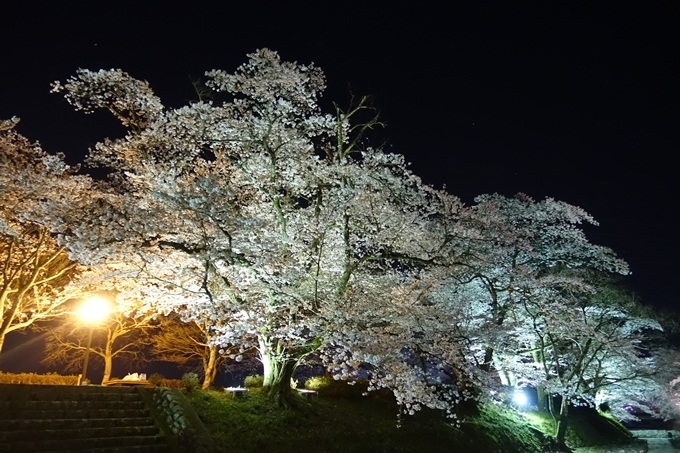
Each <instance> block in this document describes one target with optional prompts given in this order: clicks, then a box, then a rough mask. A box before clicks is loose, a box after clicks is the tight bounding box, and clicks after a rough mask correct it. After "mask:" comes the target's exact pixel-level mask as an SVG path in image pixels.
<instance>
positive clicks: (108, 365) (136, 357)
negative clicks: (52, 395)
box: [42, 311, 154, 383]
mask: <svg viewBox="0 0 680 453" xmlns="http://www.w3.org/2000/svg"><path fill="white" fill-rule="evenodd" d="M153 318H154V315H138V316H134V315H127V314H125V313H124V312H121V311H117V312H115V313H114V314H112V315H111V316H110V318H109V319H108V321H107V322H104V323H102V325H101V326H94V327H89V326H85V325H82V324H77V323H73V324H69V325H64V326H62V327H60V328H58V329H55V330H52V336H51V337H50V338H49V339H48V340H47V343H46V348H45V349H46V355H45V358H44V359H43V360H42V362H43V363H45V364H48V365H52V364H57V363H60V364H64V365H65V368H66V369H67V370H68V369H71V370H78V369H80V367H81V366H82V360H83V358H84V356H85V352H86V349H87V337H88V335H89V329H90V328H93V329H94V330H95V332H94V337H93V344H92V346H91V348H90V353H91V354H94V356H95V360H97V359H99V360H102V361H103V362H104V377H103V379H102V383H106V382H108V381H109V380H110V379H111V371H112V367H113V359H114V358H122V359H124V360H126V361H128V362H132V363H140V362H144V361H146V359H145V357H144V354H143V352H144V351H143V350H144V346H145V345H146V344H148V339H149V331H150V330H151V329H153V327H154V326H153V324H154V323H153Z"/></svg>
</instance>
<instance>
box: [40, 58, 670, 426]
mask: <svg viewBox="0 0 680 453" xmlns="http://www.w3.org/2000/svg"><path fill="white" fill-rule="evenodd" d="M206 77H207V82H206V85H207V87H209V88H210V89H211V90H212V91H213V94H212V96H211V99H213V100H200V101H197V102H192V103H190V104H188V105H186V106H183V107H181V108H176V109H172V108H166V107H164V106H163V104H162V103H161V101H160V99H158V98H157V97H156V96H155V94H154V93H153V92H152V90H151V88H150V87H149V85H148V84H147V83H146V82H142V81H139V80H135V79H133V78H132V77H130V76H129V75H128V74H126V73H125V72H123V71H121V70H110V71H105V70H100V71H97V72H93V71H89V70H83V69H81V70H79V71H78V73H77V74H76V75H75V76H74V77H72V78H70V79H68V80H67V81H66V82H63V83H60V82H56V83H55V84H54V91H57V92H63V93H64V94H65V96H66V99H67V100H68V101H69V102H70V103H71V104H72V105H74V106H75V108H76V109H79V110H84V111H85V112H86V113H87V112H90V111H92V109H95V108H103V109H108V110H109V111H111V112H112V113H113V114H114V115H115V116H116V117H117V118H118V119H120V120H121V121H122V123H123V125H124V126H126V128H127V131H128V132H127V135H126V136H125V137H124V138H119V139H105V140H103V141H102V142H100V143H98V144H97V145H96V146H95V147H94V148H93V149H91V151H90V155H89V156H88V158H87V163H88V164H90V165H92V166H99V167H102V168H104V169H105V170H106V171H108V172H109V176H110V181H109V182H108V183H107V184H104V183H103V182H97V183H96V184H95V183H94V182H92V181H89V182H88V183H87V184H89V185H88V186H87V187H88V188H87V190H88V191H89V192H88V196H87V197H85V198H81V199H78V200H77V202H76V203H71V204H66V203H62V202H55V203H52V202H50V201H45V202H44V204H45V206H47V207H49V209H45V211H44V224H45V225H46V226H48V227H49V228H50V230H51V231H52V232H53V233H54V234H55V235H56V237H57V238H58V243H59V244H60V245H62V246H66V247H67V248H68V250H69V252H70V254H71V255H70V256H71V259H73V260H75V261H78V262H80V263H83V264H84V265H88V266H92V267H93V268H96V269H98V270H99V271H100V272H104V271H106V272H108V274H109V275H110V276H112V277H113V278H114V280H111V282H110V283H109V285H110V288H109V289H113V287H114V285H115V289H116V291H117V297H118V298H119V299H120V300H123V301H125V300H128V301H133V300H134V301H136V300H139V301H143V304H144V309H147V310H151V311H155V312H159V313H164V314H168V313H170V312H175V313H177V314H179V315H180V316H181V318H182V319H183V320H184V321H186V322H195V323H197V324H198V325H201V326H205V330H206V332H207V338H210V339H211V341H212V342H213V343H212V344H215V345H219V346H221V347H228V346H231V345H236V347H237V348H238V349H239V350H240V351H245V350H247V349H249V348H251V347H256V348H257V349H258V351H259V355H260V359H261V361H262V363H263V364H264V370H265V386H264V388H265V392H268V393H269V394H270V395H271V396H272V398H275V399H277V400H278V401H280V402H281V403H282V404H286V401H287V400H288V396H289V393H290V387H289V385H288V383H289V381H290V377H291V375H292V372H293V370H294V369H295V367H296V366H297V364H298V363H299V362H300V360H303V359H304V357H305V356H306V355H307V354H309V353H311V352H313V351H319V353H320V356H321V357H322V359H323V360H324V361H325V363H326V365H327V366H328V368H329V369H330V371H331V372H332V373H334V375H335V376H337V377H338V378H341V379H350V378H352V377H353V376H355V375H356V374H357V373H358V372H359V371H361V372H362V373H368V375H369V378H370V381H371V387H370V389H375V388H380V387H388V388H390V389H391V390H392V391H393V392H394V394H395V397H396V399H397V401H398V402H399V403H400V404H401V405H402V406H403V408H404V409H405V410H406V411H407V412H410V413H413V412H415V411H417V410H419V409H420V408H421V407H423V406H427V407H432V408H438V409H443V410H446V411H448V412H449V413H450V414H451V415H452V416H455V407H456V405H457V404H458V403H459V402H460V401H461V400H462V399H465V398H477V399H486V398H490V395H491V392H489V390H493V389H495V388H497V387H498V386H499V385H500V384H499V383H498V379H497V378H498V377H499V376H501V377H503V379H505V380H506V384H507V383H512V382H510V381H513V380H514V381H516V380H517V379H524V381H526V382H529V383H531V384H532V385H535V386H539V387H541V388H543V389H545V391H546V392H548V393H550V394H554V395H559V396H562V397H563V399H564V400H565V401H567V402H571V403H581V402H583V403H586V404H594V401H595V399H596V396H597V395H596V393H597V391H596V389H595V387H593V385H594V384H593V382H594V380H597V379H598V378H602V377H603V376H606V379H608V381H607V382H608V383H610V384H612V381H611V380H612V379H613V380H614V381H616V380H617V379H618V380H619V381H620V382H625V381H628V379H626V378H625V376H626V373H628V371H630V370H629V369H628V368H627V367H628V366H629V364H630V363H632V362H631V361H635V360H637V359H638V358H639V357H638V356H637V355H636V354H638V349H636V348H637V346H636V345H638V344H639V336H640V335H642V334H643V333H644V331H645V329H652V330H654V329H658V328H659V326H658V324H655V322H654V321H652V320H651V319H648V318H647V317H644V316H638V317H635V318H633V317H631V316H632V315H631V314H630V313H628V312H627V311H626V310H625V309H624V308H622V307H616V304H614V305H613V306H609V305H606V304H605V305H606V306H605V305H602V303H600V302H596V298H593V297H594V296H593V294H596V293H597V287H596V286H597V285H594V284H593V281H592V280H591V279H590V277H588V276H589V275H594V274H597V275H608V276H611V275H626V274H627V273H628V267H627V265H626V263H625V262H623V261H622V260H621V259H619V258H617V257H616V255H615V254H614V252H612V251H611V250H609V249H607V248H605V247H601V246H597V245H594V244H592V243H591V242H590V241H589V240H588V239H587V238H586V235H585V233H584V232H583V230H582V229H581V227H580V225H581V224H582V223H584V222H585V223H590V224H593V225H596V222H595V220H594V219H593V218H592V217H591V216H590V215H589V214H587V213H586V212H585V211H583V210H582V209H580V208H578V207H575V206H572V205H569V204H567V203H564V202H561V201H557V200H554V199H551V198H546V199H545V200H542V201H534V200H532V199H531V198H529V197H527V196H524V195H521V194H520V195H518V196H516V197H513V198H508V197H504V196H501V195H497V194H496V195H483V196H480V197H478V198H477V199H476V200H475V203H474V204H472V205H471V206H466V205H464V204H463V203H462V202H461V201H460V200H459V199H458V198H456V197H455V196H453V195H451V194H448V193H446V192H445V191H443V190H435V189H434V188H432V187H429V186H427V185H426V184H423V182H422V181H421V180H420V179H419V178H418V177H417V176H416V175H414V174H413V173H412V172H411V171H410V170H409V169H408V164H407V163H406V162H405V161H404V158H403V156H400V155H397V154H389V153H386V152H385V151H383V150H381V149H374V148H370V147H366V146H364V143H363V141H362V140H363V138H364V137H365V134H366V133H368V132H370V130H371V129H372V128H374V127H377V126H379V125H380V123H379V120H378V119H377V118H374V117H371V116H370V115H369V116H368V117H366V116H365V115H366V114H367V113H370V109H368V104H367V100H366V99H365V98H363V99H358V100H355V101H354V102H353V103H352V104H351V105H350V106H349V108H347V109H346V110H345V109H342V108H340V107H336V109H335V111H333V112H330V113H324V112H322V111H321V109H320V107H319V105H318V100H319V98H320V96H321V95H322V93H323V90H324V88H325V79H324V76H323V73H322V72H321V70H320V69H318V68H316V67H315V66H314V65H301V64H297V63H289V62H283V61H281V59H280V58H279V56H278V54H276V53H275V52H273V51H270V50H267V49H263V50H258V51H256V52H255V53H253V54H251V55H249V60H248V62H247V63H245V64H244V65H242V66H241V67H239V68H238V69H237V70H236V71H235V72H234V73H228V72H225V71H221V70H214V71H210V72H208V73H206ZM218 99H219V100H218ZM83 184H85V183H83ZM94 188H96V190H95V189H94ZM105 289H106V288H105ZM631 323H632V324H631ZM633 326H637V328H634V327H633ZM577 350H580V351H581V352H582V354H581V356H579V355H578V354H576V353H575V352H576V351H577ZM614 352H616V354H614ZM237 354H238V353H237ZM624 359H626V360H624ZM645 360H646V361H649V360H653V358H652V357H645V359H644V360H643V361H642V362H644V361H645ZM642 362H640V363H642ZM624 364H625V365H624ZM598 366H599V368H597V367H598ZM565 367H571V368H572V370H573V371H572V372H571V374H565V373H564V370H565ZM593 367H596V368H597V369H594V368H593ZM605 368H606V373H605V372H604V370H605ZM609 387H612V388H613V387H616V386H615V385H610V386H609Z"/></svg>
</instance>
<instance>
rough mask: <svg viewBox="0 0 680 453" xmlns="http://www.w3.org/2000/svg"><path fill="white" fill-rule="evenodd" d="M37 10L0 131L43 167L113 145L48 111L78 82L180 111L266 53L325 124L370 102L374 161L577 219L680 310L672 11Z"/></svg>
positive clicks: (16, 43)
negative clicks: (390, 157) (133, 85)
mask: <svg viewBox="0 0 680 453" xmlns="http://www.w3.org/2000/svg"><path fill="white" fill-rule="evenodd" d="M40 3H41V2H31V1H21V2H19V1H17V2H12V4H10V5H3V6H2V8H1V11H0V13H1V14H2V17H3V19H2V26H1V28H0V43H2V48H3V57H4V58H3V59H2V63H1V65H2V67H1V69H2V71H0V118H9V117H11V116H12V115H16V116H19V117H21V118H22V121H21V123H20V125H19V127H18V130H19V132H20V133H22V134H24V135H26V136H27V137H29V138H30V139H33V140H39V141H40V142H41V143H42V144H43V146H44V147H45V148H46V150H48V151H50V152H57V151H61V152H64V153H66V155H67V156H68V157H69V159H71V160H72V161H73V162H75V161H77V160H78V159H79V158H80V157H81V156H82V155H83V154H84V153H85V152H86V150H87V148H88V146H91V145H93V144H94V143H95V142H96V141H98V140H100V139H102V138H103V137H105V136H120V135H121V134H122V133H123V130H122V127H120V126H118V125H117V124H116V121H115V120H114V119H113V118H112V117H109V116H108V114H106V113H104V112H100V113H97V114H94V115H89V116H85V115H83V114H82V113H78V112H74V111H73V110H72V108H71V107H70V106H69V105H68V104H67V103H66V102H65V101H64V100H63V98H62V97H61V96H60V95H55V94H50V93H49V84H50V82H52V81H54V80H56V79H60V80H64V79H65V78H67V77H68V76H70V75H72V74H74V72H75V70H76V69H77V68H78V67H83V68H89V69H99V68H107V69H108V68H121V69H123V70H125V71H127V72H129V73H130V74H132V75H133V76H134V77H137V78H140V79H146V80H148V81H149V82H150V84H151V86H152V87H153V88H154V89H155V91H156V93H157V94H158V95H159V96H160V97H161V98H162V99H163V100H164V102H165V104H166V105H168V106H173V107H174V106H179V105H182V104H183V103H185V101H186V100H188V99H193V92H192V87H191V83H190V80H191V78H198V77H201V76H202V74H203V72H204V71H206V70H210V69H214V68H220V69H225V70H228V71H233V70H234V69H235V68H236V67H237V66H238V65H239V64H241V63H243V62H244V61H245V60H246V57H245V54H246V53H249V52H252V51H253V50H255V49H257V48H260V47H269V48H271V49H274V50H277V51H279V53H280V54H281V56H282V58H283V59H285V60H291V61H298V62H301V63H308V62H312V61H313V62H314V63H315V64H317V65H318V66H319V67H321V68H322V69H323V70H324V71H325V73H326V75H327V79H328V86H329V89H328V90H327V92H326V95H325V98H324V99H325V102H326V105H328V106H330V102H331V101H338V102H339V103H340V104H341V105H342V104H344V103H346V102H347V101H348V99H349V90H351V91H352V92H353V93H355V94H358V95H359V94H371V95H373V96H374V99H375V105H376V106H377V107H378V108H379V109H380V111H381V115H382V117H383V119H384V120H385V121H386V122H387V123H388V128H387V129H386V130H384V131H382V132H380V133H379V134H377V135H376V137H375V142H376V144H379V143H381V141H382V140H387V143H388V146H389V147H390V150H392V151H394V152H398V153H402V154H405V155H406V156H407V159H408V160H409V161H411V162H412V164H413V165H412V168H413V170H414V171H415V172H416V173H417V174H419V175H420V176H422V177H423V179H424V180H425V181H426V182H428V183H430V184H432V185H434V186H437V187H441V186H442V184H446V187H447V189H448V190H449V191H450V192H451V193H453V194H456V195H458V196H460V197H461V198H462V199H463V200H464V201H465V202H468V203H470V202H472V198H473V197H474V196H475V195H478V194H482V193H489V192H499V193H501V194H504V195H508V196H511V195H514V194H515V193H517V192H524V193H527V194H529V195H531V196H532V197H534V198H536V199H541V198H543V197H545V196H551V197H554V198H557V199H560V200H564V201H566V202H568V203H571V204H575V205H578V206H581V207H582V208H584V209H585V210H586V211H588V212H590V213H591V214H592V215H593V216H595V218H596V219H597V220H598V221H600V223H601V226H600V227H598V228H589V229H588V232H589V235H590V237H591V239H592V240H593V241H594V242H596V243H599V244H602V245H607V246H610V247H612V248H613V249H614V250H615V251H616V252H617V253H619V254H620V255H621V256H622V257H623V258H625V259H626V260H627V261H628V262H629V264H630V265H631V268H632V271H633V275H632V276H631V277H630V278H628V279H627V281H628V283H629V284H630V286H631V287H632V288H633V289H634V290H636V291H637V292H638V293H639V294H640V295H641V296H642V299H643V300H644V301H646V302H648V303H650V304H653V305H656V306H664V307H670V308H673V309H676V310H677V309H678V307H680V306H679V305H678V304H677V302H676V292H675V291H674V289H675V288H674V283H675V279H676V274H677V271H678V265H677V264H676V257H677V256H678V254H679V252H680V239H679V238H678V236H677V227H676V217H677V215H676V210H677V207H678V195H680V183H679V182H678V178H677V175H676V168H675V167H676V164H673V162H675V160H674V159H673V155H674V154H676V153H677V151H678V149H679V147H678V145H679V144H680V136H679V133H678V130H679V129H678V125H679V124H680V102H679V101H680V85H679V81H680V78H679V75H680V58H679V57H680V46H679V45H678V44H680V2H677V1H651V0H644V1H637V2H631V1H622V0H619V1H608V2H598V1H588V2H575V1H535V2H521V1H520V2H485V1H473V2H447V3H449V7H448V8H444V7H443V6H430V4H429V2H417V3H416V2H413V3H411V6H410V7H401V8H400V7H396V6H394V5H395V2H385V3H384V4H382V5H381V4H380V2H364V3H360V2H356V3H355V2H318V1H317V2H282V1H279V2H256V1H251V2H238V6H233V4H235V3H237V2H225V1H222V2H203V1H193V2H187V3H184V4H181V6H177V7H172V6H170V5H171V3H170V2H163V3H155V2H142V1H139V2H124V1H120V2H108V3H101V2H87V3H82V4H79V5H76V3H74V2H68V1H65V2H51V6H48V7H45V6H43V5H41V4H40ZM246 3H247V4H246ZM270 3H271V4H270ZM293 3H294V4H295V5H296V6H291V5H292V4H293ZM432 3H433V4H434V3H435V2H432ZM437 3H442V4H443V3H444V2H437ZM104 4H106V5H115V6H112V7H111V8H107V9H104V8H103V7H102V6H99V5H104ZM178 5H179V4H178ZM225 5H226V6H225ZM321 5H323V6H321Z"/></svg>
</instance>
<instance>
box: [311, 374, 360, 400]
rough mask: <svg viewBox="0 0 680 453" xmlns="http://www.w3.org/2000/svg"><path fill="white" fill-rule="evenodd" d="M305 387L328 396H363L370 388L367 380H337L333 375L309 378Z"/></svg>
mask: <svg viewBox="0 0 680 453" xmlns="http://www.w3.org/2000/svg"><path fill="white" fill-rule="evenodd" d="M305 388H306V389H308V390H316V391H317V392H319V395H326V396H361V395H363V394H364V393H365V392H366V391H367V390H368V381H367V380H356V381H336V380H335V379H333V378H332V377H325V376H315V377H311V378H309V379H307V381H306V382H305Z"/></svg>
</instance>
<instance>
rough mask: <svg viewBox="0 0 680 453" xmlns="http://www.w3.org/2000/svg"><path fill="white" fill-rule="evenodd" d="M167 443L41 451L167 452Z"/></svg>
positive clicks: (88, 452) (91, 452) (95, 452)
mask: <svg viewBox="0 0 680 453" xmlns="http://www.w3.org/2000/svg"><path fill="white" fill-rule="evenodd" d="M167 452H168V447H167V445H140V446H136V447H135V446H131V447H130V446H128V447H120V448H118V447H110V448H93V449H90V450H50V451H44V452H41V453H167Z"/></svg>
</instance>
